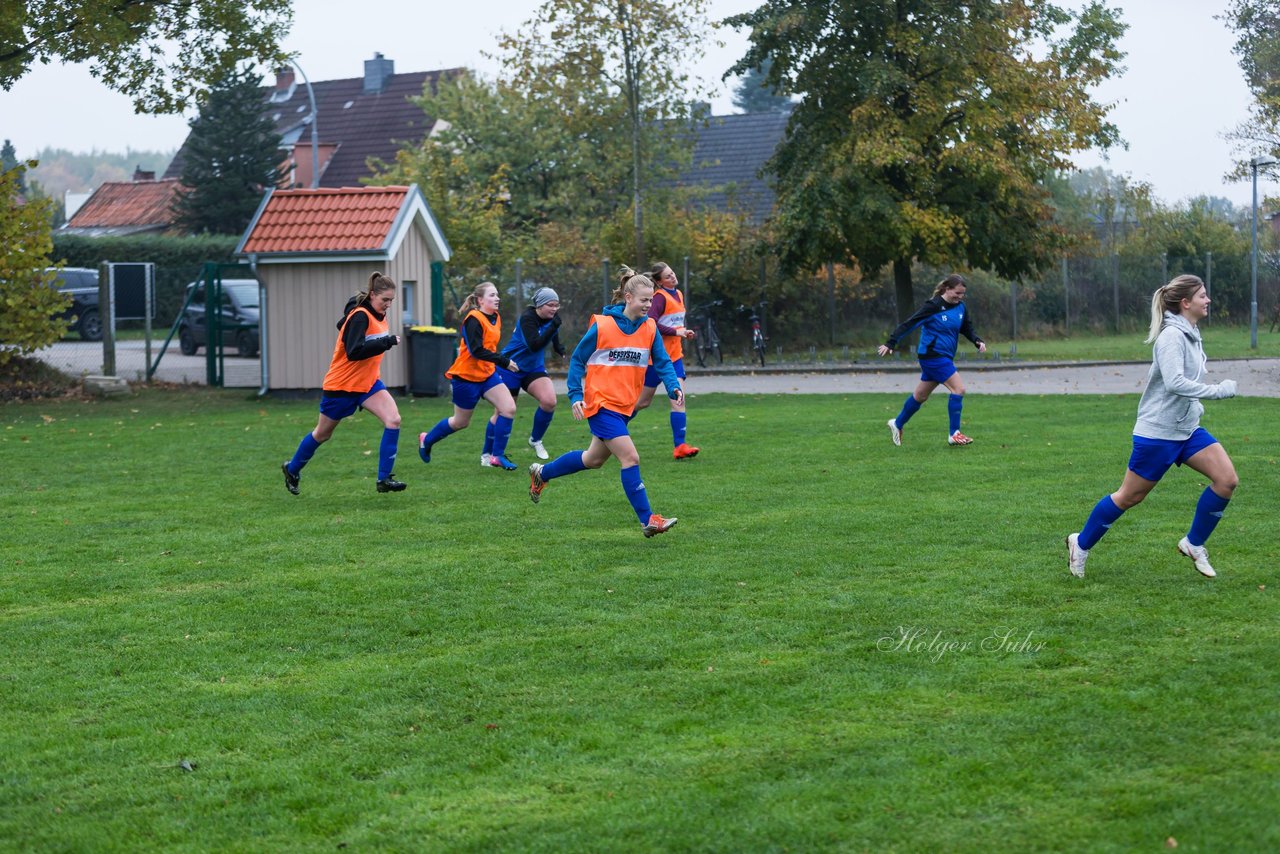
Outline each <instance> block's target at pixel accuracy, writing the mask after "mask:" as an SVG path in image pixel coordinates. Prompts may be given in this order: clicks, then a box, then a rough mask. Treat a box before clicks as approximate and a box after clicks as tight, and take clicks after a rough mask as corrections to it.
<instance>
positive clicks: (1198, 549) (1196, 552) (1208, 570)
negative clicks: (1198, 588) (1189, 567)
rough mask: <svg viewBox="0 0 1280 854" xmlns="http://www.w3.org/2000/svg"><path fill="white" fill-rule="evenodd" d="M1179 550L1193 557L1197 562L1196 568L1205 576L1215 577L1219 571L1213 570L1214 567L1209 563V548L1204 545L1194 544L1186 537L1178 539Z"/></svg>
mask: <svg viewBox="0 0 1280 854" xmlns="http://www.w3.org/2000/svg"><path fill="white" fill-rule="evenodd" d="M1178 551H1180V552H1182V553H1183V554H1184V555H1186V556H1187V557H1189V558H1191V559H1192V560H1193V561H1195V563H1196V570H1197V571H1198V572H1199V573H1200V574H1201V575H1203V576H1204V577H1205V578H1214V577H1216V576H1217V574H1218V573H1216V572H1214V571H1213V567H1212V566H1210V565H1209V550H1208V549H1206V548H1205V547H1204V546H1193V545H1191V541H1190V540H1188V539H1187V538H1186V537H1183V538H1182V539H1181V540H1178Z"/></svg>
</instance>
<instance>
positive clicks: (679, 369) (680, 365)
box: [644, 359, 685, 391]
mask: <svg viewBox="0 0 1280 854" xmlns="http://www.w3.org/2000/svg"><path fill="white" fill-rule="evenodd" d="M671 365H672V367H674V368H675V369H676V379H678V380H682V379H684V377H685V374H684V359H676V360H675V361H674V362H672V363H671ZM660 382H662V380H661V379H659V378H658V369H657V368H655V367H654V366H653V365H650V366H649V369H648V370H647V371H645V372H644V384H645V387H646V388H657V387H658V383H660ZM663 385H666V383H663ZM667 391H671V389H667Z"/></svg>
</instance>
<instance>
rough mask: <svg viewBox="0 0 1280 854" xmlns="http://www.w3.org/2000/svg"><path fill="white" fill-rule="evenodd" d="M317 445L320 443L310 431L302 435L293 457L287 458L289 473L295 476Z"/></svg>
mask: <svg viewBox="0 0 1280 854" xmlns="http://www.w3.org/2000/svg"><path fill="white" fill-rule="evenodd" d="M318 447H320V443H319V442H317V441H316V437H315V436H312V435H311V434H310V433H308V434H307V435H305V436H303V437H302V441H301V442H299V443H298V450H296V451H294V453H293V459H291V460H289V474H291V475H294V476H297V474H298V472H300V471H302V467H303V466H305V465H306V464H307V462H308V461H309V460H310V459H311V455H312V454H314V453H315V452H316V448H318Z"/></svg>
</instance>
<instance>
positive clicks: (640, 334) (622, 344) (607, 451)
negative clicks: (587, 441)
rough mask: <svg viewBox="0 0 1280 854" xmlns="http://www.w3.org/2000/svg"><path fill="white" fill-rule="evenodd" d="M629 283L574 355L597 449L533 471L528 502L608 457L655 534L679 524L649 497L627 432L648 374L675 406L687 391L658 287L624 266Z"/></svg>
mask: <svg viewBox="0 0 1280 854" xmlns="http://www.w3.org/2000/svg"><path fill="white" fill-rule="evenodd" d="M620 272H621V277H622V286H621V287H619V288H618V289H617V290H615V291H614V292H613V299H614V300H615V302H620V303H621V305H610V306H606V307H605V309H604V311H603V313H601V314H597V315H594V316H593V317H592V318H591V325H590V326H589V327H588V328H587V333H586V334H585V335H583V336H582V340H581V341H580V342H579V343H578V346H577V347H575V348H574V350H573V355H572V356H570V357H569V381H568V385H569V400H570V402H571V403H572V404H573V417H574V418H575V419H577V420H578V421H581V420H582V419H584V418H585V419H586V420H587V426H588V427H589V428H590V430H591V445H590V446H589V447H588V448H587V449H586V450H585V451H569V452H568V453H566V454H561V455H560V456H558V457H556V458H555V459H554V460H552V461H551V462H549V463H546V464H545V465H544V464H541V463H534V464H533V465H531V466H529V498H531V499H532V500H533V502H534V503H535V504H536V503H538V500H539V499H540V498H541V497H542V491H543V490H544V489H545V488H546V486H547V483H548V482H550V481H552V480H554V479H555V478H558V477H565V476H567V475H571V474H575V473H577V472H580V471H582V470H583V469H598V468H600V467H601V466H602V465H604V464H605V461H606V460H608V459H609V457H617V458H618V463H619V464H620V465H621V467H622V471H621V478H622V491H623V492H624V493H626V496H627V500H628V501H629V502H631V509H633V510H634V511H635V514H636V518H637V519H639V520H640V530H641V532H642V533H643V534H644V535H645V536H646V537H653V536H656V535H658V534H661V533H664V532H666V531H668V530H670V529H671V527H672V526H673V525H675V523H676V519H675V517H674V516H673V517H671V518H670V519H667V518H664V517H662V516H659V515H658V514H657V513H654V512H653V510H652V508H651V507H650V506H649V495H648V493H647V492H646V491H645V487H644V482H643V481H641V480H640V454H639V453H638V452H637V451H636V446H635V443H634V442H632V441H631V436H630V434H629V433H628V432H627V422H628V421H629V420H630V418H631V413H632V412H633V411H634V410H635V406H636V401H637V400H638V399H639V398H640V390H641V389H642V388H644V375H645V371H646V369H647V368H648V366H649V360H650V359H652V360H653V368H654V370H655V371H656V372H657V374H658V376H659V377H660V378H661V380H662V384H663V386H664V387H665V388H666V389H667V395H668V396H669V397H670V398H671V399H672V400H673V401H675V402H677V403H679V402H682V400H683V398H684V392H683V391H682V390H681V389H680V381H679V380H677V379H676V375H675V371H674V370H673V369H672V367H671V357H670V356H668V355H667V350H666V348H665V347H663V346H662V340H661V338H660V336H659V335H658V327H657V323H656V322H655V321H654V320H653V318H651V317H649V316H648V311H649V306H650V305H651V304H652V302H653V282H652V281H650V280H649V279H648V278H646V277H645V276H641V275H637V274H636V273H635V272H634V271H632V270H631V269H630V268H628V267H623V268H622V269H621V271H620Z"/></svg>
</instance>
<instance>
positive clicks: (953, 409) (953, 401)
mask: <svg viewBox="0 0 1280 854" xmlns="http://www.w3.org/2000/svg"><path fill="white" fill-rule="evenodd" d="M963 408H964V395H963V394H952V395H948V396H947V415H948V416H949V417H950V418H951V432H950V433H947V435H948V436H950V435H951V433H954V432H956V431H957V430H959V429H960V410H961V409H963Z"/></svg>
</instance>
